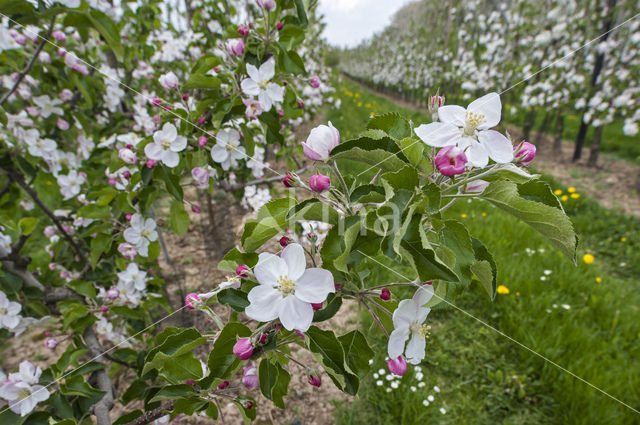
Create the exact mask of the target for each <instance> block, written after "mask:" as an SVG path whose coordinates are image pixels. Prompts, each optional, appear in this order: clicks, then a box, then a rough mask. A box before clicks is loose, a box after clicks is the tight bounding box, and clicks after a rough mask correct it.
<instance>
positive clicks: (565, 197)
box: [560, 195, 569, 202]
mask: <svg viewBox="0 0 640 425" xmlns="http://www.w3.org/2000/svg"><path fill="white" fill-rule="evenodd" d="M568 199H569V197H568V196H567V195H562V198H560V200H562V202H567V200H568Z"/></svg>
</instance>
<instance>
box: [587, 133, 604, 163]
mask: <svg viewBox="0 0 640 425" xmlns="http://www.w3.org/2000/svg"><path fill="white" fill-rule="evenodd" d="M603 128H604V126H603V125H601V126H598V128H596V131H595V132H594V133H593V140H592V141H591V152H590V153H589V160H588V161H587V165H588V166H589V167H595V166H597V165H598V156H599V155H600V141H601V140H602V130H603Z"/></svg>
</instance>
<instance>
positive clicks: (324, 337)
mask: <svg viewBox="0 0 640 425" xmlns="http://www.w3.org/2000/svg"><path fill="white" fill-rule="evenodd" d="M306 336H307V339H306V343H307V346H308V348H309V350H310V351H311V352H312V353H315V354H316V355H317V357H318V358H319V360H320V361H321V362H322V364H323V366H324V368H325V370H326V371H327V373H328V374H329V377H330V378H331V380H332V381H333V383H334V384H336V386H337V387H338V388H340V389H341V390H342V391H344V392H346V393H347V394H351V395H355V394H356V393H357V392H358V386H359V380H358V377H357V376H356V375H355V374H353V373H352V372H351V370H350V369H347V367H346V366H345V355H344V350H343V348H342V344H340V341H339V340H338V338H336V336H335V334H334V333H333V332H332V331H328V330H327V331H323V330H321V329H320V328H318V327H316V326H311V327H310V328H309V330H308V331H307V332H306Z"/></svg>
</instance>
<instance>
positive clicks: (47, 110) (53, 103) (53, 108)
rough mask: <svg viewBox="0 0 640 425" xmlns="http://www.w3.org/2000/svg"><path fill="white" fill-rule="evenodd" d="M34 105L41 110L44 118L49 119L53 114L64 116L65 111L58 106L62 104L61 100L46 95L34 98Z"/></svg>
mask: <svg viewBox="0 0 640 425" xmlns="http://www.w3.org/2000/svg"><path fill="white" fill-rule="evenodd" d="M33 103H35V104H36V106H37V107H38V108H40V116H41V117H42V118H49V117H50V116H51V115H52V114H55V115H64V111H63V110H62V108H60V107H59V106H58V105H61V104H62V100H60V99H51V98H50V97H49V96H47V95H46V94H45V95H43V96H38V97H34V98H33Z"/></svg>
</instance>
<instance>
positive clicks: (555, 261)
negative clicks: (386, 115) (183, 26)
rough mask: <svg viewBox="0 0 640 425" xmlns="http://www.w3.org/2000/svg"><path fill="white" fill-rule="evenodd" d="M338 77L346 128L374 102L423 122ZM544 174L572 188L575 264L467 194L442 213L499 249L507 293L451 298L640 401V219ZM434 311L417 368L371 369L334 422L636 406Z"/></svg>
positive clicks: (607, 415)
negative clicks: (392, 375) (390, 373)
mask: <svg viewBox="0 0 640 425" xmlns="http://www.w3.org/2000/svg"><path fill="white" fill-rule="evenodd" d="M336 86H337V88H338V93H337V96H338V97H339V98H340V99H341V102H342V107H341V108H340V109H334V110H330V111H328V119H329V120H331V121H332V122H333V124H334V125H335V126H336V127H337V128H338V129H339V130H340V131H341V132H342V134H343V137H344V139H348V138H350V137H352V136H354V135H355V134H356V133H357V132H359V131H360V130H361V129H363V128H364V127H365V125H366V122H367V120H368V118H369V115H370V114H371V113H376V112H383V111H384V112H387V111H395V112H399V113H401V114H403V115H404V116H407V117H409V118H411V119H412V120H413V122H414V123H415V124H416V125H418V124H420V123H422V122H426V121H427V118H426V117H425V116H424V115H423V114H421V113H419V112H416V111H411V110H406V109H404V108H401V107H398V106H397V105H396V104H394V103H393V102H390V101H388V100H386V99H384V98H382V97H379V96H375V95H373V94H371V93H370V92H368V91H365V90H363V89H362V88H361V87H360V86H358V85H356V84H354V83H352V82H350V81H346V80H345V81H342V82H341V83H340V84H337V85H336ZM548 180H549V181H550V182H551V184H552V185H554V187H555V188H557V189H558V190H559V191H562V193H561V195H560V196H561V197H563V199H565V198H564V196H565V195H566V199H565V200H564V201H563V203H564V205H565V208H566V209H567V212H568V214H569V215H570V216H571V217H572V220H573V222H574V224H575V227H576V230H577V232H578V234H579V236H580V239H581V244H580V253H579V264H578V266H577V267H576V266H574V265H573V264H570V263H569V262H568V261H567V260H566V259H564V258H562V257H561V255H560V253H559V252H557V251H555V250H554V249H553V248H552V247H551V246H550V244H548V243H547V242H546V241H544V239H543V238H542V237H541V236H539V235H538V234H537V233H536V232H534V231H533V230H532V229H530V228H529V227H528V226H526V225H524V224H522V223H519V222H517V221H516V220H515V219H513V218H511V217H509V216H507V215H505V214H503V213H502V212H500V211H498V210H497V209H495V208H494V207H492V206H490V205H489V204H488V203H485V202H483V201H473V202H465V201H462V202H460V203H458V204H456V205H455V206H454V207H452V208H451V209H450V210H448V211H447V215H448V217H449V218H457V219H460V220H463V221H464V222H465V224H467V225H468V226H469V228H470V230H471V232H472V233H473V234H475V235H477V236H478V237H479V238H480V239H481V240H483V241H484V242H485V243H486V244H487V246H488V247H489V249H490V250H491V251H492V252H493V254H494V256H495V258H496V259H497V261H498V266H499V284H501V285H503V288H502V292H504V293H503V294H501V295H499V296H498V297H497V299H496V301H495V302H493V303H492V302H491V301H490V300H489V299H488V298H487V297H486V294H484V293H483V292H482V290H481V289H480V288H472V290H471V291H469V292H468V293H466V294H464V295H463V296H461V297H460V298H458V299H457V300H456V304H457V305H458V306H459V307H460V308H463V309H465V310H466V311H468V312H469V313H471V314H472V315H474V316H476V317H478V318H480V319H481V320H483V321H485V322H487V323H489V324H490V325H491V326H494V327H496V328H498V329H500V330H501V331H503V332H505V333H506V334H508V335H510V336H512V337H513V338H514V339H516V340H518V341H520V342H522V343H523V344H525V345H527V346H528V347H530V348H532V349H534V350H535V351H537V352H539V353H540V354H542V355H544V356H546V357H548V358H549V359H552V360H553V361H554V362H556V363H558V364H560V365H562V366H563V367H566V368H567V369H569V370H570V371H572V372H574V373H576V374H577V375H579V376H581V377H582V378H584V379H586V380H587V381H589V382H591V383H593V384H594V385H596V386H598V387H600V388H602V389H603V390H605V391H607V392H609V393H610V394H612V395H613V396H615V397H617V398H620V399H621V400H623V401H625V402H627V403H629V404H631V405H632V406H633V407H634V408H636V409H638V408H640V406H639V405H638V400H639V399H640V397H639V396H640V394H639V389H640V364H639V363H638V360H637V359H638V352H639V349H640V343H639V342H638V335H639V334H640V324H639V323H638V321H637V320H634V318H636V319H637V317H638V308H639V306H640V294H638V291H637V285H638V282H637V276H638V275H640V253H639V252H640V251H639V250H638V247H640V220H638V219H635V218H630V217H625V216H620V215H616V214H614V213H611V212H609V211H607V210H606V209H604V208H602V207H601V206H600V205H599V204H598V203H597V202H595V201H593V200H589V199H585V198H586V197H585V196H581V194H579V193H576V192H571V191H568V190H567V188H562V187H560V186H559V185H557V184H556V183H555V182H554V181H553V180H552V179H551V178H548ZM572 195H573V196H572ZM586 254H590V255H592V256H593V257H594V261H593V262H592V263H590V264H587V263H586V262H585V260H584V259H585V257H584V255H586ZM586 259H587V260H589V257H586ZM507 292H508V293H507ZM396 295H400V296H401V297H405V296H408V295H410V294H401V293H397V292H396ZM365 320H366V319H365ZM430 321H431V323H432V325H433V331H432V335H431V338H430V341H429V343H428V345H427V359H426V361H425V362H424V363H423V364H422V365H421V369H422V370H421V372H416V370H413V369H412V368H411V367H410V368H409V372H408V373H407V374H406V375H405V376H404V377H403V378H402V379H401V380H397V379H392V380H388V379H387V378H386V376H387V375H386V374H385V375H384V376H383V375H380V374H378V376H377V377H376V376H374V377H372V378H371V382H370V383H369V385H365V386H363V389H362V393H361V394H360V395H359V396H358V398H356V399H355V400H354V401H353V402H352V401H348V402H339V401H337V402H336V404H337V405H338V407H339V408H338V409H336V419H337V423H339V424H371V423H377V424H418V423H428V421H429V420H430V421H438V423H442V424H448V423H451V424H460V423H464V424H489V423H491V424H493V423H509V424H531V423H536V424H547V423H549V424H551V423H563V424H594V423H638V421H639V416H638V415H637V414H636V413H634V412H633V411H631V410H629V409H628V408H626V407H624V406H622V405H620V404H619V403H617V402H616V401H614V400H612V399H610V398H608V397H607V396H605V395H603V394H602V393H600V392H597V391H596V390H594V389H592V388H591V387H589V386H587V385H586V384H584V383H582V382H580V381H578V380H576V379H575V378H573V377H571V376H569V375H567V374H565V373H564V372H562V371H560V370H559V369H557V368H556V367H554V366H553V365H551V364H549V363H546V362H545V361H543V360H542V359H540V358H539V357H537V356H535V355H533V354H531V353H529V352H527V351H525V350H523V349H522V348H520V347H518V346H517V345H516V344H514V343H513V342H511V341H509V340H508V339H506V338H504V337H502V336H501V335H499V334H498V333H496V332H494V331H492V330H490V329H488V328H487V327H485V326H483V325H482V324H481V323H479V322H477V321H475V320H473V319H471V318H469V317H468V316H466V315H464V314H462V313H460V312H457V311H455V310H451V309H443V310H437V311H433V312H432V313H431V316H430ZM371 332H372V333H375V332H376V329H375V327H372V328H371ZM376 352H378V353H380V354H379V358H378V359H376V362H375V364H374V368H375V369H376V370H377V369H381V368H382V369H385V365H384V357H385V353H386V341H385V339H384V337H383V336H380V338H379V339H378V347H377V349H376ZM418 378H421V379H418ZM393 382H397V384H392V383H393ZM421 382H422V383H423V384H420V383H421ZM396 386H397V388H395V387H396ZM434 386H437V387H438V389H439V390H440V392H436V391H435V390H434V389H433V387H434ZM429 396H432V397H433V401H430V398H429ZM425 400H426V401H425ZM426 404H428V405H426ZM441 409H443V410H441ZM443 412H444V413H443Z"/></svg>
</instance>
